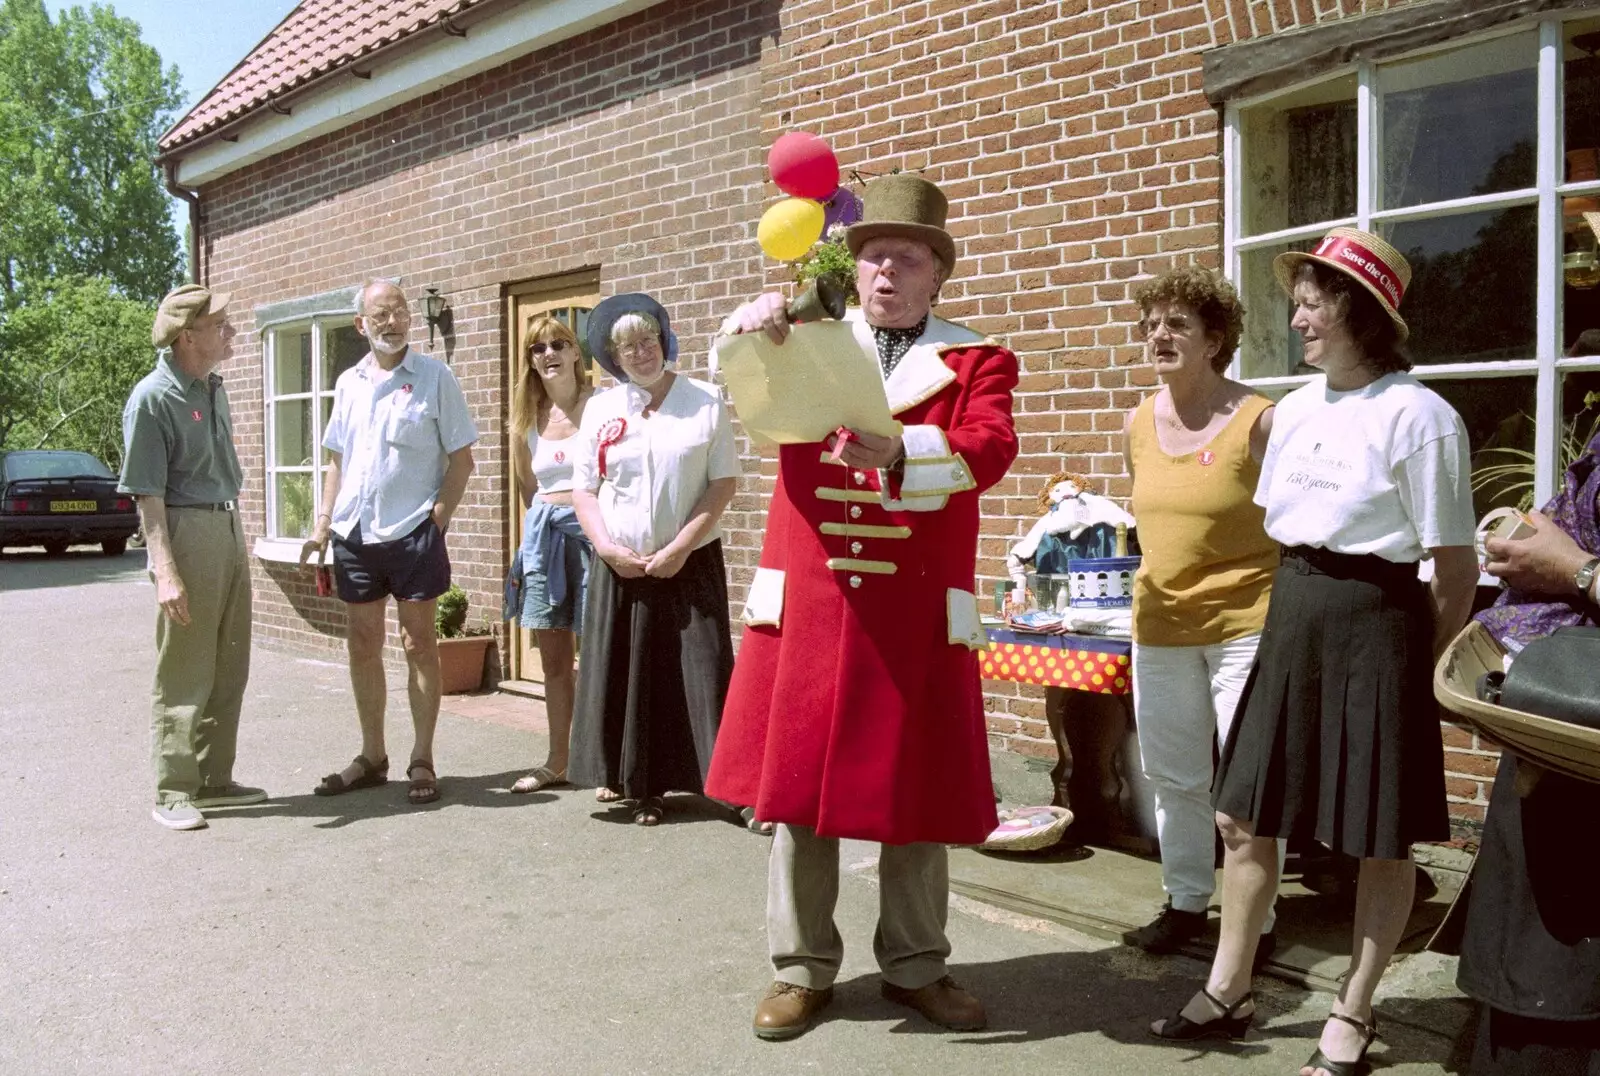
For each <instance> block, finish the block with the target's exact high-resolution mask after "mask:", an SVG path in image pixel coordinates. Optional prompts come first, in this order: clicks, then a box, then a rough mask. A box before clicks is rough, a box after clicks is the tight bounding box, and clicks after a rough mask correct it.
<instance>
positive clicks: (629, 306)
mask: <svg viewBox="0 0 1600 1076" xmlns="http://www.w3.org/2000/svg"><path fill="white" fill-rule="evenodd" d="M624 314H647V315H649V316H650V317H652V318H654V319H655V322H656V324H657V325H659V326H661V353H662V354H663V355H665V356H666V358H667V362H669V363H672V362H677V361H678V338H677V337H676V336H675V335H673V332H672V326H671V324H670V323H669V321H668V319H667V312H666V310H665V308H663V307H662V305H661V304H660V303H658V302H656V301H655V300H654V299H652V298H650V296H648V295H645V294H643V293H641V292H636V291H634V292H628V293H627V294H625V295H613V296H611V297H610V298H609V299H602V300H600V305H598V306H596V307H595V308H594V309H593V310H591V311H589V327H588V328H587V329H586V330H585V331H584V340H585V342H586V343H587V344H588V345H589V354H590V355H591V356H593V358H594V361H595V362H597V363H599V364H600V365H601V367H602V368H603V369H604V370H605V372H606V373H608V374H610V375H611V376H612V377H614V378H616V379H617V380H618V381H621V382H624V383H626V382H627V381H628V375H627V374H625V373H623V372H622V366H621V365H620V364H619V363H618V362H617V360H616V359H615V358H613V357H612V355H611V327H612V326H613V325H615V324H616V323H617V322H618V321H619V320H620V319H621V318H622V316H623V315H624Z"/></svg>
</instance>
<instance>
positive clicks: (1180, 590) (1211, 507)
mask: <svg viewBox="0 0 1600 1076" xmlns="http://www.w3.org/2000/svg"><path fill="white" fill-rule="evenodd" d="M1133 298H1134V301H1135V302H1137V303H1138V304H1139V307H1140V310H1141V311H1142V313H1143V317H1142V318H1141V319H1140V321H1139V329H1140V332H1141V334H1142V335H1143V337H1144V353H1145V359H1146V360H1147V361H1148V362H1149V363H1150V366H1151V369H1152V370H1153V371H1154V373H1155V375H1156V377H1157V378H1158V379H1159V380H1160V381H1161V389H1160V391H1159V392H1156V393H1155V394H1153V395H1151V396H1148V397H1146V398H1145V400H1144V402H1143V403H1141V404H1140V405H1139V406H1138V407H1137V408H1135V409H1134V410H1132V411H1130V412H1128V418H1127V423H1126V426H1125V427H1124V429H1123V439H1122V445H1123V455H1124V458H1125V460H1126V462H1127V467H1128V473H1129V474H1131V475H1132V476H1133V504H1132V508H1133V514H1134V517H1135V518H1136V519H1137V520H1138V521H1139V545H1140V548H1141V551H1142V553H1143V559H1142V561H1141V562H1140V565H1139V572H1138V574H1137V575H1136V576H1135V577H1134V581H1133V707H1134V715H1135V719H1136V722H1137V725H1138V729H1139V754H1140V758H1141V762H1142V765H1143V767H1144V775H1145V777H1146V778H1147V779H1148V780H1149V781H1150V785H1151V788H1152V790H1153V791H1154V793H1155V808H1156V835H1157V839H1158V840H1159V842H1160V846H1161V882H1162V887H1163V888H1164V889H1165V890H1166V892H1167V906H1166V907H1165V908H1164V909H1162V911H1161V914H1160V915H1158V916H1157V917H1156V918H1155V920H1154V921H1153V922H1151V923H1150V924H1149V925H1147V926H1144V927H1141V928H1139V929H1138V930H1135V931H1132V932H1131V933H1129V934H1128V935H1127V940H1128V941H1129V942H1130V943H1132V944H1134V945H1137V946H1138V947H1139V948H1141V949H1143V950H1145V951H1146V952H1149V953H1174V952H1177V951H1178V950H1179V949H1180V948H1182V947H1183V946H1184V945H1185V944H1186V943H1188V942H1190V941H1192V940H1194V939H1195V938H1197V937H1199V936H1200V935H1201V934H1203V933H1204V932H1205V929H1206V908H1207V907H1208V906H1209V905H1210V903H1211V897H1212V893H1213V890H1214V888H1215V877H1216V872H1215V869H1214V867H1215V858H1214V857H1215V847H1216V841H1217V828H1216V820H1215V815H1214V813H1213V812H1212V809H1211V778H1212V764H1211V757H1212V750H1213V745H1215V744H1219V743H1222V742H1224V741H1226V740H1227V738H1228V730H1229V728H1230V727H1231V726H1232V724H1233V712H1234V708H1235V707H1236V706H1237V705H1238V703H1239V693H1240V692H1241V691H1242V690H1243V689H1244V682H1245V678H1246V677H1247V676H1248V675H1249V673H1250V665H1251V663H1252V662H1253V661H1254V660H1255V656H1256V648H1257V646H1258V645H1259V644H1260V642H1261V628H1262V625H1263V624H1264V623H1265V622H1266V619H1267V599H1268V596H1269V595H1270V594H1271V591H1272V573H1273V572H1275V571H1276V570H1277V568H1278V543H1277V542H1275V541H1273V540H1272V539H1271V538H1269V537H1268V536H1267V532H1266V527H1265V519H1266V512H1265V510H1264V509H1263V508H1262V507H1261V506H1260V505H1258V504H1256V503H1255V499H1254V498H1255V491H1256V481H1257V479H1258V478H1259V477H1260V474H1261V458H1262V455H1263V453H1264V452H1265V451H1266V447H1267V437H1268V435H1269V434H1270V433H1271V432H1272V412H1273V407H1272V401H1271V400H1269V399H1267V398H1266V397H1265V396H1262V395H1261V394H1260V393H1258V392H1256V391H1255V390H1253V389H1250V388H1247V387H1246V386H1244V385H1241V384H1240V383H1239V382H1237V381H1232V380H1229V379H1228V378H1227V377H1225V376H1223V375H1224V371H1226V370H1227V368H1228V363H1230V362H1231V361H1232V360H1233V354H1234V351H1235V350H1236V349H1237V348H1238V346H1239V337H1240V334H1241V333H1242V332H1243V329H1244V306H1243V305H1242V304H1241V303H1240V302H1239V295H1238V293H1237V292H1236V291H1234V288H1233V285H1232V284H1230V283H1228V281H1227V280H1225V279H1223V277H1222V276H1221V275H1219V274H1217V273H1214V272H1212V271H1211V270H1209V269H1205V268H1202V267H1200V266H1197V265H1190V266H1184V267H1182V268H1178V269H1172V270H1169V271H1168V272H1165V273H1162V274H1161V275H1160V276H1158V277H1155V278H1154V279H1152V280H1148V281H1146V282H1145V283H1143V284H1141V285H1140V286H1139V288H1138V289H1137V290H1136V291H1135V292H1134V294H1133ZM1281 847H1282V846H1281V842H1280V859H1281ZM1272 925H1273V919H1272V916H1271V915H1270V913H1269V915H1268V917H1267V922H1266V924H1265V925H1264V927H1263V931H1264V933H1263V937H1262V939H1261V943H1260V944H1259V945H1258V946H1257V948H1256V954H1257V959H1258V961H1259V960H1264V959H1265V958H1266V957H1267V956H1268V955H1269V954H1270V953H1271V951H1272V949H1273V948H1274V939H1273V935H1272Z"/></svg>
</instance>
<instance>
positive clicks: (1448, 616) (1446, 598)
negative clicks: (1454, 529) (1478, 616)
mask: <svg viewBox="0 0 1600 1076" xmlns="http://www.w3.org/2000/svg"><path fill="white" fill-rule="evenodd" d="M1428 552H1429V553H1431V554H1432V555H1433V578H1432V579H1431V580H1429V582H1428V594H1429V596H1430V597H1431V598H1432V599H1433V656H1434V657H1435V658H1437V657H1438V656H1439V655H1440V654H1442V653H1444V649H1445V647H1447V646H1449V645H1450V640H1452V639H1454V638H1455V637H1456V632H1458V631H1460V630H1461V625H1463V624H1465V623H1466V622H1467V615H1468V614H1469V613H1471V612H1472V598H1473V595H1474V594H1476V593H1477V589H1478V557H1477V553H1476V552H1475V551H1474V550H1473V548H1472V547H1471V546H1470V545H1442V546H1438V547H1436V548H1434V549H1430V550H1429V551H1428Z"/></svg>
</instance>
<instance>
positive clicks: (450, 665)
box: [439, 635, 494, 695]
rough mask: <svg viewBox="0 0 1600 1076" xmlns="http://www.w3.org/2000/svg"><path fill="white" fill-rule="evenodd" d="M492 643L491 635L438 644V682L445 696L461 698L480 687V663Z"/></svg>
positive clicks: (442, 640) (459, 638) (471, 636)
mask: <svg viewBox="0 0 1600 1076" xmlns="http://www.w3.org/2000/svg"><path fill="white" fill-rule="evenodd" d="M492 642H494V636H492V635H463V636H460V637H458V638H455V639H440V640H439V679H440V681H441V683H442V684H443V687H444V693H445V694H446V695H460V694H462V693H463V692H467V691H476V690H478V689H479V688H480V687H482V686H483V659H484V655H485V654H487V653H488V651H489V644H490V643H492Z"/></svg>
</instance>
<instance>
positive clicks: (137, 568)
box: [0, 545, 145, 590]
mask: <svg viewBox="0 0 1600 1076" xmlns="http://www.w3.org/2000/svg"><path fill="white" fill-rule="evenodd" d="M144 572H145V555H144V550H142V549H130V550H128V551H127V552H126V553H123V554H122V555H121V556H117V557H108V556H106V555H105V554H104V553H102V552H100V547H99V546H86V545H84V546H73V547H72V548H71V549H69V550H67V551H66V552H65V553H63V554H61V555H60V556H58V557H52V556H50V555H49V554H48V553H46V552H44V551H43V550H42V549H7V550H6V552H5V553H4V554H0V590H43V589H47V588H50V587H77V586H83V585H84V584H86V583H113V582H126V581H127V580H129V579H137V578H139V577H140V576H142V575H144Z"/></svg>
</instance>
